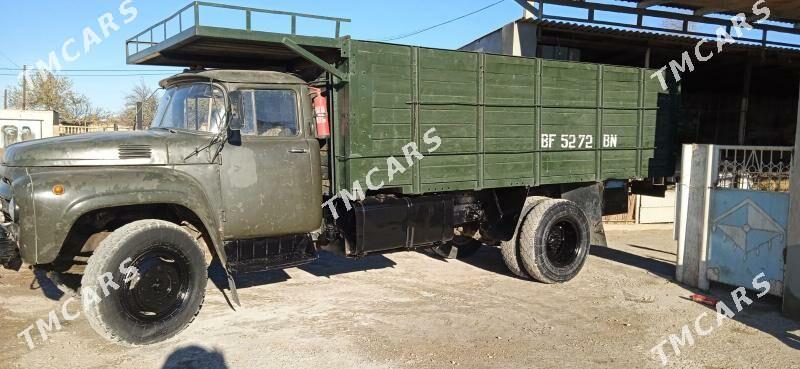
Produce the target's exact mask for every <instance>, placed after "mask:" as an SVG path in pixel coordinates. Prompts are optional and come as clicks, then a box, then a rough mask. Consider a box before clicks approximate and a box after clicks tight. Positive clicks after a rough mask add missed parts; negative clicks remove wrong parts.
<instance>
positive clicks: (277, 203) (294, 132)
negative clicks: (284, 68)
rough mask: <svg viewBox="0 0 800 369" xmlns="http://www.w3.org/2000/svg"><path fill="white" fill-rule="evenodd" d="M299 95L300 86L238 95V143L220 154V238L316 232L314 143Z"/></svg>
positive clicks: (318, 182)
mask: <svg viewBox="0 0 800 369" xmlns="http://www.w3.org/2000/svg"><path fill="white" fill-rule="evenodd" d="M305 90H306V87H305V86H290V87H287V86H276V87H271V88H253V89H244V90H240V92H241V100H242V120H243V121H242V131H241V133H242V144H241V145H240V146H234V145H230V144H228V145H225V148H224V149H223V151H222V155H221V160H222V167H221V171H220V182H221V186H222V203H223V207H224V212H225V213H224V214H223V227H224V234H225V238H226V239H249V238H259V237H271V236H282V235H290V234H302V233H307V232H310V231H313V230H316V229H319V227H320V225H321V223H322V207H321V203H322V188H321V186H322V185H321V177H320V172H319V171H320V156H319V143H318V142H317V140H316V139H315V138H314V137H313V135H312V134H311V131H310V129H309V128H310V126H311V125H310V122H311V113H310V106H309V107H305V106H304V105H305V104H304V102H305V101H306V99H305V98H304V96H308V93H307V91H305Z"/></svg>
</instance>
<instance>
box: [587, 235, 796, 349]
mask: <svg viewBox="0 0 800 369" xmlns="http://www.w3.org/2000/svg"><path fill="white" fill-rule="evenodd" d="M629 246H632V247H634V248H636V249H645V250H649V251H659V250H652V249H648V248H644V247H641V246H635V245H629ZM660 252H662V251H660ZM591 255H592V256H595V257H599V258H602V259H606V260H609V261H613V262H616V263H620V264H625V265H628V266H632V267H635V268H638V269H641V270H643V271H646V272H649V273H652V274H654V275H657V276H659V277H662V278H664V279H666V280H669V281H673V283H676V284H678V283H677V282H675V281H674V277H675V265H674V264H672V263H670V262H666V261H662V260H659V259H654V258H650V257H645V256H641V255H636V254H632V253H629V252H626V251H622V250H618V249H614V248H610V247H592V249H591ZM671 255H674V254H671ZM682 287H683V288H685V289H687V290H688V292H687V297H683V299H685V300H686V303H689V304H695V302H693V301H692V300H690V299H689V298H688V295H689V294H690V293H697V294H702V295H710V296H713V297H715V298H717V299H719V300H720V301H722V302H724V303H725V305H726V306H727V307H729V308H731V309H733V311H734V313H735V312H736V310H735V309H736V304H735V303H734V302H733V300H732V297H731V291H733V290H734V289H736V288H737V287H734V286H727V285H722V284H716V283H715V284H712V288H711V291H701V290H698V289H695V288H692V287H689V286H685V285H682ZM748 297H750V298H751V299H752V300H753V304H752V305H749V306H744V308H743V310H742V311H741V312H739V313H736V315H735V316H734V318H733V320H734V321H736V322H738V323H741V324H743V325H745V326H747V327H750V328H753V329H756V330H758V331H761V332H763V333H766V334H769V335H771V336H773V337H775V338H776V339H777V340H779V341H780V342H782V343H783V344H785V345H786V346H788V347H790V348H792V349H795V350H800V336H798V335H797V334H795V333H793V332H796V331H798V330H800V322H795V321H792V320H791V319H789V318H786V317H784V316H782V315H781V300H780V299H779V298H777V297H774V296H764V297H763V298H760V299H758V298H756V296H755V292H748ZM716 313H717V312H716V308H715V307H711V306H709V316H708V317H706V318H704V321H706V320H707V321H714V319H715V317H716ZM696 318H697V317H696V316H689V317H687V320H686V323H687V324H688V325H689V326H690V327H692V325H693V324H694V319H696ZM722 326H723V327H724V326H725V323H723V325H722ZM715 328H716V327H715ZM727 329H733V330H735V331H737V332H739V333H741V334H745V335H746V334H752V333H749V332H747V330H746V329H745V328H742V327H737V326H733V327H728V328H727ZM664 333H665V334H668V333H674V334H677V333H679V332H664ZM711 334H713V333H711Z"/></svg>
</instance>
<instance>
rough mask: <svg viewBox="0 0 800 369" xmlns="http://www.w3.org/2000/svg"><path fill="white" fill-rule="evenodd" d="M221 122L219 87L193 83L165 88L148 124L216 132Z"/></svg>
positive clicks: (221, 109) (223, 101)
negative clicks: (154, 113)
mask: <svg viewBox="0 0 800 369" xmlns="http://www.w3.org/2000/svg"><path fill="white" fill-rule="evenodd" d="M224 122H225V95H224V94H223V92H222V90H221V89H220V88H218V87H216V86H213V85H211V84H210V83H192V84H185V85H179V86H175V87H170V88H168V89H167V90H166V92H165V93H164V96H163V97H162V98H161V102H160V103H159V105H158V112H157V113H156V116H155V118H154V119H153V123H152V124H151V125H150V127H151V128H169V129H182V130H189V131H199V132H210V133H218V132H219V130H220V128H221V127H222V126H223V123H224Z"/></svg>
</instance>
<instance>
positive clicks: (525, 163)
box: [336, 41, 672, 194]
mask: <svg viewBox="0 0 800 369" xmlns="http://www.w3.org/2000/svg"><path fill="white" fill-rule="evenodd" d="M351 45H352V46H351V53H350V55H351V56H350V59H349V60H348V67H349V69H350V76H351V80H350V82H349V89H350V90H349V96H348V97H349V100H348V101H349V114H348V115H347V117H348V118H349V122H348V124H346V125H344V126H342V127H338V128H339V130H340V132H343V135H344V136H345V139H346V143H344V144H343V146H344V150H339V153H338V154H339V156H338V157H337V159H336V160H337V161H338V162H339V163H340V165H338V166H337V168H342V167H343V168H344V170H343V171H344V172H345V178H346V179H345V180H343V181H340V182H339V187H340V189H341V188H347V187H351V186H350V185H349V184H350V183H353V182H356V181H360V183H361V184H362V187H364V188H366V187H367V186H366V183H365V182H366V181H365V179H366V177H367V175H368V174H369V173H370V171H371V170H372V169H373V168H378V169H379V171H377V172H373V174H372V176H370V179H371V182H372V183H373V184H376V183H380V182H382V181H383V182H385V184H384V186H385V187H392V188H399V189H400V190H402V191H403V192H404V193H417V194H419V193H426V192H436V191H455V190H470V189H484V188H498V187H511V186H537V185H544V184H560V183H574V182H592V181H602V180H605V179H627V178H643V177H647V176H648V175H651V174H652V173H655V172H663V171H662V170H661V169H663V168H664V167H667V166H668V165H666V163H668V162H669V159H670V158H669V156H668V155H665V154H664V151H665V150H663V148H664V145H665V142H667V141H668V140H669V138H668V137H669V136H668V135H665V137H667V138H662V134H663V133H664V132H665V130H669V129H671V127H672V125H671V123H670V122H669V119H670V115H669V114H668V112H667V111H665V109H664V106H665V99H664V98H663V96H662V95H664V93H663V91H661V90H660V86H659V85H658V82H657V81H650V80H649V78H648V76H649V73H647V72H646V71H643V70H641V69H636V68H624V67H612V66H602V65H596V64H586V63H574V62H562V61H547V60H539V59H531V58H519V57H509V56H500V55H485V54H480V53H470V52H459V51H448V50H435V49H425V48H416V47H410V46H400V45H387V44H379V43H370V42H360V41H353V42H352V43H351ZM667 100H668V99H667ZM432 130H435V133H433V135H435V136H438V137H439V138H440V139H441V146H440V147H438V149H437V150H436V151H435V152H432V153H429V152H428V151H427V149H429V148H431V146H432V144H431V143H430V142H427V141H426V140H425V134H426V132H433V131H432ZM409 144H411V145H416V148H418V149H419V151H420V152H421V153H422V154H423V155H425V157H424V159H422V160H419V159H418V158H406V157H405V155H404V151H403V147H404V146H406V148H408V147H407V145H409ZM387 161H388V162H387ZM390 165H391V167H390ZM398 167H399V169H398ZM654 168H655V169H657V170H655V171H654ZM392 169H394V171H393V174H392V176H391V178H389V177H390V176H389V174H388V172H390V171H392ZM341 171H342V170H341V169H340V172H341ZM340 175H341V173H340Z"/></svg>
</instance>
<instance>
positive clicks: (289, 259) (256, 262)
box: [225, 235, 319, 274]
mask: <svg viewBox="0 0 800 369" xmlns="http://www.w3.org/2000/svg"><path fill="white" fill-rule="evenodd" d="M225 254H226V255H227V256H228V269H229V270H230V272H231V273H235V274H246V273H255V272H263V271H266V270H273V269H284V268H291V267H294V266H298V265H302V264H306V263H310V262H313V261H315V260H317V258H318V257H319V256H318V254H317V250H316V248H315V247H314V242H313V241H312V239H311V236H310V235H294V236H285V237H275V238H257V239H248V240H234V241H229V242H226V243H225Z"/></svg>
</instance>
